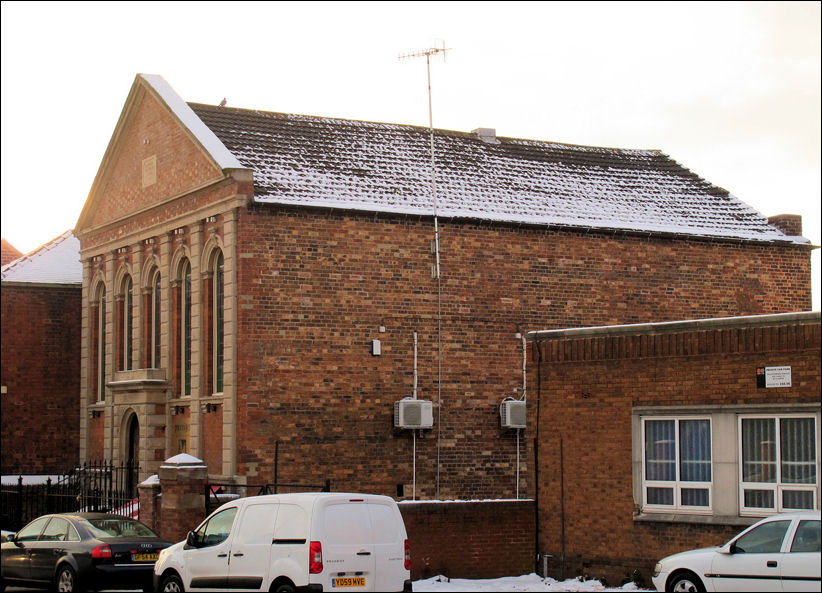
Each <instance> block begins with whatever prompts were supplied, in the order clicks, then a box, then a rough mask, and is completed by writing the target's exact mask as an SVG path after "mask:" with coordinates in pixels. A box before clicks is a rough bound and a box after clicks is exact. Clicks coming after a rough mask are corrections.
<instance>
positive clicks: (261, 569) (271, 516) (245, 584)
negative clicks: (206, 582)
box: [226, 502, 279, 591]
mask: <svg viewBox="0 0 822 593" xmlns="http://www.w3.org/2000/svg"><path fill="white" fill-rule="evenodd" d="M278 506H279V505H277V504H276V503H270V502H269V503H261V504H248V505H246V507H245V510H243V514H242V517H240V527H239V529H237V534H236V536H235V537H234V541H233V542H232V546H231V551H230V556H229V563H228V580H227V583H226V588H227V589H232V590H236V589H239V590H243V589H246V590H253V591H259V590H260V588H261V587H262V584H263V581H264V580H265V578H266V576H267V575H268V569H269V566H270V565H271V542H272V540H273V538H274V525H275V522H276V519H277V509H278Z"/></svg>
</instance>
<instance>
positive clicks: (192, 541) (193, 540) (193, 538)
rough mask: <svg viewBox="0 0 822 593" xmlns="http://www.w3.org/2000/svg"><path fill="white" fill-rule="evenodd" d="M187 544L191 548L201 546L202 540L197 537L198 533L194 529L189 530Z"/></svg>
mask: <svg viewBox="0 0 822 593" xmlns="http://www.w3.org/2000/svg"><path fill="white" fill-rule="evenodd" d="M186 545H187V546H188V547H190V548H199V547H200V540H199V538H198V537H197V534H196V533H194V532H193V531H189V532H188V535H187V536H186Z"/></svg>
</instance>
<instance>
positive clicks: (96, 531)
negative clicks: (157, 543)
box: [85, 517, 159, 537]
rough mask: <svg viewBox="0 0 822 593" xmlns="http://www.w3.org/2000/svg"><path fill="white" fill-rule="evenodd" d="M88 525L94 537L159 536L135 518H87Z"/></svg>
mask: <svg viewBox="0 0 822 593" xmlns="http://www.w3.org/2000/svg"><path fill="white" fill-rule="evenodd" d="M85 523H86V527H88V529H89V531H91V533H92V535H93V536H94V537H159V536H158V535H157V534H156V533H154V532H153V531H152V530H151V529H149V528H148V527H146V526H145V525H143V524H142V523H140V522H139V521H135V520H133V519H126V518H125V517H123V518H119V517H118V518H105V519H86V521H85Z"/></svg>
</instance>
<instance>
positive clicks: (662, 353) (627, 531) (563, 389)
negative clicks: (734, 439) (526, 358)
mask: <svg viewBox="0 0 822 593" xmlns="http://www.w3.org/2000/svg"><path fill="white" fill-rule="evenodd" d="M538 347H539V348H540V350H541V353H542V361H541V362H540V363H539V372H540V374H541V376H540V378H539V388H538V389H537V381H538V380H537V378H536V374H537V370H536V368H535V367H536V363H534V367H532V370H533V372H532V374H531V376H532V385H533V386H534V390H533V391H531V392H530V396H529V415H530V416H529V417H530V418H531V420H532V422H533V424H532V426H533V427H534V428H535V427H536V405H537V398H539V402H540V404H539V405H540V436H539V439H540V447H539V475H540V491H539V498H538V501H539V517H540V533H541V535H540V541H541V549H540V550H539V552H540V553H547V554H550V555H552V556H553V561H552V563H551V570H552V573H553V576H559V571H560V569H561V567H560V565H559V562H558V559H559V558H560V556H561V554H562V539H561V533H562V528H563V520H562V514H561V509H562V508H563V507H564V509H565V521H564V528H565V542H566V549H565V553H566V555H567V558H568V561H567V565H566V571H567V572H566V574H567V576H569V577H571V576H575V575H576V574H579V573H583V572H584V573H588V574H589V575H591V576H602V575H607V578H608V581H609V582H610V583H614V582H615V580H616V581H618V580H619V579H621V578H622V577H624V576H625V575H626V574H628V573H630V571H632V570H633V569H640V570H641V572H642V573H643V574H644V576H645V578H646V579H648V577H649V575H650V572H651V569H652V568H653V565H654V564H655V563H656V561H657V560H659V559H660V558H662V557H664V556H666V555H669V554H673V553H676V552H680V551H682V550H686V549H690V548H699V547H706V546H713V545H718V544H720V543H723V542H724V541H727V540H728V539H729V538H730V537H731V536H732V535H733V534H735V533H738V532H739V531H740V530H741V527H740V526H721V525H715V526H710V525H694V524H682V523H656V522H642V521H635V520H634V512H635V508H634V500H633V491H632V479H633V478H632V465H631V459H632V456H631V451H632V425H631V423H632V409H633V408H634V407H636V406H671V405H688V406H700V405H705V406H708V405H723V404H724V405H733V404H765V403H791V402H803V403H817V404H818V403H819V394H820V386H821V385H822V384H821V383H820V325H819V323H813V324H807V325H801V326H799V325H797V326H787V327H784V326H783V327H764V328H763V327H749V328H744V329H723V330H717V331H693V332H683V333H671V334H661V335H641V336H621V337H620V336H617V337H602V338H589V339H581V338H579V339H570V338H568V339H557V340H549V341H545V342H542V343H539V344H538ZM534 361H536V358H535V359H534ZM765 365H767V366H790V367H791V368H792V385H793V386H792V387H790V388H780V389H757V387H756V369H757V367H760V366H765ZM532 434H533V432H532ZM647 582H648V583H649V584H650V581H649V580H648V581H647Z"/></svg>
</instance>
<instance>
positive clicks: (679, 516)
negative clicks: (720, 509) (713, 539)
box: [634, 513, 762, 527]
mask: <svg viewBox="0 0 822 593" xmlns="http://www.w3.org/2000/svg"><path fill="white" fill-rule="evenodd" d="M761 518H762V517H738V516H719V515H690V514H686V513H640V514H638V515H634V522H635V523H688V524H692V525H730V526H734V527H748V526H749V525H753V524H754V523H756V522H757V521H759V520H760V519H761Z"/></svg>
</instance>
